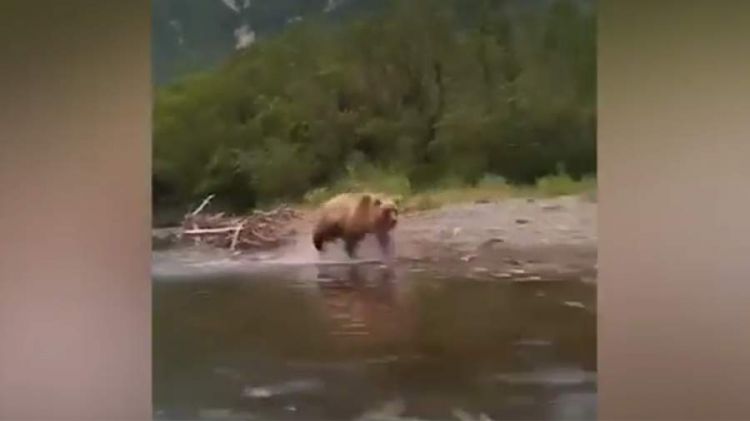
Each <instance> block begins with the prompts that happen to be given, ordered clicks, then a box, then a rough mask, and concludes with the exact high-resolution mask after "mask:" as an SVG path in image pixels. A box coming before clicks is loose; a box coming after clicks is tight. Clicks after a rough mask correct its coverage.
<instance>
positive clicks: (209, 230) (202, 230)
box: [182, 227, 237, 235]
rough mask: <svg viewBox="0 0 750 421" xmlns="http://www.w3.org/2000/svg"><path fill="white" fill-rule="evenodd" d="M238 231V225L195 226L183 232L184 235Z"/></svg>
mask: <svg viewBox="0 0 750 421" xmlns="http://www.w3.org/2000/svg"><path fill="white" fill-rule="evenodd" d="M234 231H237V227H223V228H194V229H189V230H185V231H183V232H182V234H183V235H208V234H226V233H228V232H234Z"/></svg>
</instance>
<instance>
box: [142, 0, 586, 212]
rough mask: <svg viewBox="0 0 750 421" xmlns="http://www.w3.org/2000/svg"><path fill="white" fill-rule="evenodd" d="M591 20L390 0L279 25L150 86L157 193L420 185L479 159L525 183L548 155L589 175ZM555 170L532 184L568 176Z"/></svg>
mask: <svg viewBox="0 0 750 421" xmlns="http://www.w3.org/2000/svg"><path fill="white" fill-rule="evenodd" d="M594 29H595V26H594V17H593V15H592V12H591V11H590V10H584V9H581V8H580V7H578V6H577V3H573V2H568V1H565V0H558V1H556V2H553V3H552V4H551V5H550V6H548V7H536V8H520V7H514V3H510V2H501V1H490V0H465V1H460V2H459V1H457V0H432V1H428V0H410V1H408V2H403V1H394V2H392V3H390V5H389V6H388V7H385V8H384V10H383V11H382V12H380V13H377V14H370V15H367V16H363V17H361V18H359V19H350V20H347V21H346V22H344V23H341V24H330V23H324V22H322V21H318V22H316V21H314V20H304V21H302V22H298V23H294V24H291V25H289V26H288V29H286V30H285V31H283V32H281V33H280V34H279V35H278V36H275V37H271V38H267V39H263V40H260V41H258V42H256V43H255V44H253V45H252V47H250V48H248V49H245V50H241V51H240V52H238V53H236V54H235V55H234V56H233V57H231V59H230V60H229V61H228V62H227V63H225V64H224V65H223V66H221V67H220V68H219V69H217V70H215V71H210V72H205V73H197V74H193V75H191V76H189V77H186V78H183V79H181V80H180V81H179V82H177V83H175V84H172V85H170V86H168V87H165V88H161V89H159V90H158V91H157V92H156V98H155V108H154V165H153V168H154V186H155V188H154V191H155V192H154V194H155V204H156V206H160V205H162V204H164V203H177V204H179V203H182V204H187V203H191V202H195V201H196V200H199V198H200V197H202V196H204V195H207V194H208V193H216V194H217V198H222V199H224V200H225V205H226V206H229V207H233V208H235V209H245V208H249V207H253V206H259V205H263V204H268V203H272V202H274V201H277V200H294V199H301V198H303V197H305V198H306V199H307V200H308V201H310V202H316V201H319V200H323V199H324V198H325V197H328V196H330V195H331V194H335V193H336V192H340V191H346V190H353V189H359V188H371V189H378V190H381V191H385V192H389V193H393V194H402V195H406V194H418V193H419V192H424V191H430V190H434V189H435V188H436V187H441V186H442V187H445V186H447V185H451V186H454V187H456V188H458V187H466V186H469V187H472V188H483V187H482V186H483V184H482V183H488V180H489V179H488V178H487V176H486V174H495V175H496V179H495V181H497V180H498V178H497V177H501V178H499V179H501V180H502V183H503V184H504V183H506V181H507V182H508V183H513V184H517V183H527V184H528V183H534V182H536V180H537V179H540V178H541V177H545V176H550V175H556V174H557V172H558V167H559V166H560V165H563V166H564V167H565V168H566V170H567V171H566V173H567V174H568V176H569V177H570V178H571V180H577V179H579V178H581V177H582V176H585V175H587V174H594V173H595V171H596V139H595V133H596V128H595V126H596V124H595V121H596V114H595V107H596V104H595V99H596V89H595V87H596V80H595V79H596V68H595V33H594ZM551 180H554V179H549V180H548V181H541V182H540V185H542V186H545V187H544V188H546V189H550V190H555V189H559V190H565V188H558V187H554V186H557V185H558V184H560V183H561V182H560V181H551ZM551 186H552V187H551ZM485 187H486V186H485ZM306 193H307V196H305V194H306Z"/></svg>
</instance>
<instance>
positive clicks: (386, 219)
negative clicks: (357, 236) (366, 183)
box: [373, 197, 398, 231]
mask: <svg viewBox="0 0 750 421" xmlns="http://www.w3.org/2000/svg"><path fill="white" fill-rule="evenodd" d="M373 206H374V208H375V215H374V216H375V226H376V228H377V229H378V230H380V231H390V230H392V229H394V228H395V227H396V225H397V224H398V205H397V204H396V202H395V201H394V200H392V199H388V198H384V197H376V198H375V199H374V200H373Z"/></svg>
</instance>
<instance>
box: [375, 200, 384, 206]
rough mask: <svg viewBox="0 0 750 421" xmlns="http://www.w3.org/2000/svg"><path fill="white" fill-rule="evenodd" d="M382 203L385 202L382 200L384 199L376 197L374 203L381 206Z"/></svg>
mask: <svg viewBox="0 0 750 421" xmlns="http://www.w3.org/2000/svg"><path fill="white" fill-rule="evenodd" d="M382 203H383V202H382V201H381V200H380V199H375V201H374V202H373V204H374V205H375V206H380V205H381V204H382Z"/></svg>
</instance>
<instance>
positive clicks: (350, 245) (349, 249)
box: [344, 237, 361, 259]
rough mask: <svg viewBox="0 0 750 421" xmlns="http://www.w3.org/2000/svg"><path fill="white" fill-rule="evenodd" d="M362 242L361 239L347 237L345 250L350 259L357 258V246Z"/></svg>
mask: <svg viewBox="0 0 750 421" xmlns="http://www.w3.org/2000/svg"><path fill="white" fill-rule="evenodd" d="M360 240H361V239H360V238H358V237H347V238H345V239H344V249H345V250H346V254H347V255H348V256H349V258H350V259H356V258H357V246H358V245H359V241H360Z"/></svg>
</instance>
